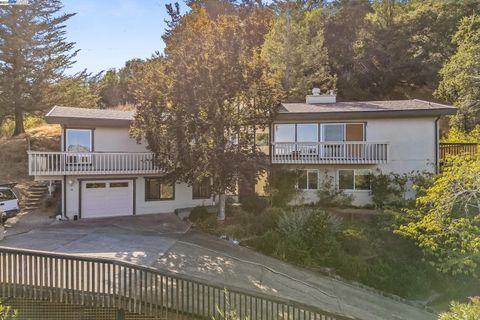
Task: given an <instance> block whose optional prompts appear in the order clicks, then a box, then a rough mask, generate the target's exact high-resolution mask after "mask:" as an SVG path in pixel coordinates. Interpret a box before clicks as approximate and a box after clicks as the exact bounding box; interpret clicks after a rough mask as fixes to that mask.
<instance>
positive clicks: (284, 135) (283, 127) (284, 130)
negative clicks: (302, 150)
mask: <svg viewBox="0 0 480 320" xmlns="http://www.w3.org/2000/svg"><path fill="white" fill-rule="evenodd" d="M275 142H295V124H276V125H275Z"/></svg>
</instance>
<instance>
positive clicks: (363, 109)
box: [278, 99, 457, 119]
mask: <svg viewBox="0 0 480 320" xmlns="http://www.w3.org/2000/svg"><path fill="white" fill-rule="evenodd" d="M278 112H279V115H278V117H279V118H282V119H287V118H289V117H292V118H299V117H305V118H308V117H310V118H312V117H333V118H342V117H343V118H345V117H346V118H348V117H355V118H358V117H369V116H374V117H382V116H385V117H391V116H392V117H393V116H430V115H431V116H440V115H450V114H455V113H456V112H457V108H455V107H453V106H448V105H444V104H440V103H435V102H429V101H424V100H417V99H414V100H391V101H352V102H336V103H318V104H307V103H283V104H282V105H281V107H280V109H279V111H278Z"/></svg>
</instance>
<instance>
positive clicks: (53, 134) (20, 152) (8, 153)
mask: <svg viewBox="0 0 480 320" xmlns="http://www.w3.org/2000/svg"><path fill="white" fill-rule="evenodd" d="M29 144H30V149H31V150H38V151H57V150H59V149H60V126H57V125H47V124H43V125H40V126H37V127H34V128H31V129H28V130H27V133H26V134H24V135H20V136H18V137H14V138H9V139H5V138H3V139H0V184H1V183H10V182H17V183H18V184H19V187H20V188H21V185H24V184H29V183H30V182H32V181H33V178H32V177H29V176H28V162H27V161H28V157H27V150H28V146H29Z"/></svg>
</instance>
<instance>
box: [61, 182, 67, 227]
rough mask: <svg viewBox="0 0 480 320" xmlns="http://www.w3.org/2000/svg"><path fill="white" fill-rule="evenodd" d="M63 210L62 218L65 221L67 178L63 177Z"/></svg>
mask: <svg viewBox="0 0 480 320" xmlns="http://www.w3.org/2000/svg"><path fill="white" fill-rule="evenodd" d="M62 184H63V194H62V199H63V210H62V218H63V219H67V176H66V175H65V176H63V183H62Z"/></svg>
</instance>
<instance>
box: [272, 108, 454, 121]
mask: <svg viewBox="0 0 480 320" xmlns="http://www.w3.org/2000/svg"><path fill="white" fill-rule="evenodd" d="M456 113H457V108H453V107H452V108H441V109H429V110H386V111H348V112H281V113H278V114H277V116H276V117H275V120H316V119H321V120H340V119H368V118H409V117H438V116H448V115H454V114H456Z"/></svg>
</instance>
